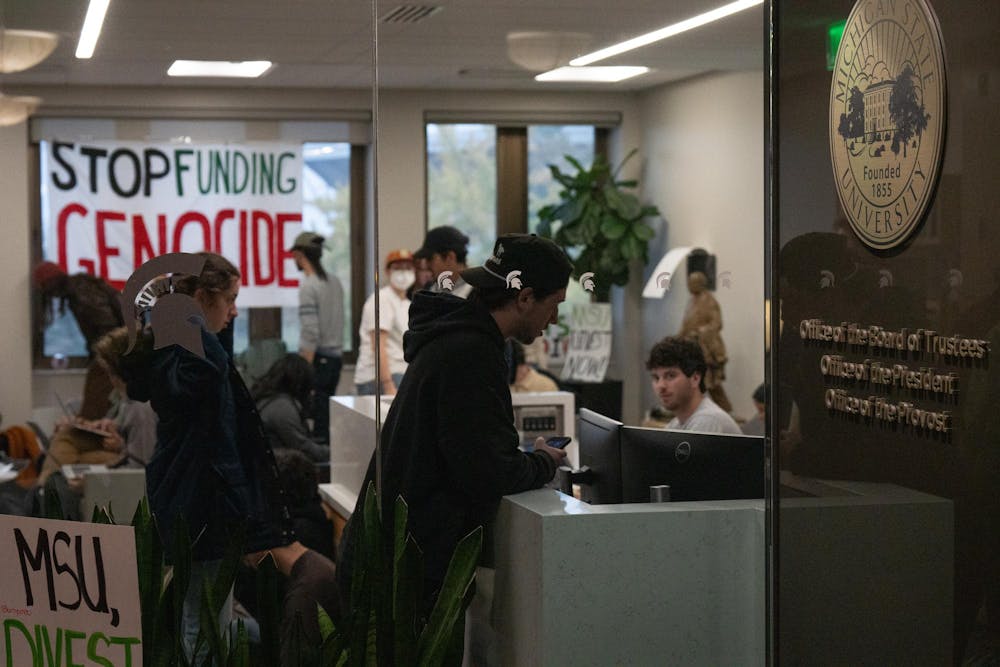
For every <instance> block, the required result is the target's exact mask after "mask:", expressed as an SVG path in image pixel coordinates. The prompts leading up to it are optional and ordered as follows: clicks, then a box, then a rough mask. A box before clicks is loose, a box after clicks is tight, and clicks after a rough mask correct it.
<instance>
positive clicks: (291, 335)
mask: <svg viewBox="0 0 1000 667" xmlns="http://www.w3.org/2000/svg"><path fill="white" fill-rule="evenodd" d="M101 122H103V121H92V123H101ZM111 124H112V127H111V128H110V130H109V132H107V133H105V134H109V135H110V136H111V137H112V138H113V137H114V136H115V133H114V127H113V125H114V122H113V121H112V122H111ZM66 132H67V133H68V134H70V136H73V133H72V132H70V131H66ZM95 134H101V133H95ZM234 141H238V138H237V139H234ZM293 141H294V139H293ZM45 147H46V143H45V141H44V140H40V141H39V143H37V144H35V151H36V152H35V153H34V154H35V155H37V156H39V157H38V162H39V168H38V169H35V170H33V171H34V173H35V176H36V177H37V178H38V189H39V190H38V191H39V193H40V197H39V200H38V205H39V210H38V212H37V213H36V215H35V216H33V217H34V219H35V222H34V225H35V227H34V235H35V238H36V243H37V245H36V247H35V248H34V250H33V257H34V261H35V262H37V261H41V260H42V259H55V257H54V256H53V251H52V247H53V246H52V243H51V241H52V235H53V234H54V233H55V224H54V223H53V222H52V220H53V217H52V215H51V212H50V211H49V207H50V204H49V202H50V196H49V193H48V192H47V189H46V188H47V184H46V178H45V173H46V171H45V165H44V164H42V163H44V161H45V157H44V156H45V155H46V152H47V151H46V150H45ZM366 150H367V149H366V147H365V146H363V145H352V144H351V143H349V142H322V143H316V142H303V143H302V174H301V190H302V226H303V228H304V229H309V230H312V231H315V232H317V233H319V234H321V235H323V236H324V237H326V239H327V243H326V252H325V254H324V258H323V263H324V267H325V268H326V270H327V272H328V273H330V274H332V275H335V276H337V278H338V279H339V280H340V282H341V284H342V285H343V288H344V309H345V317H344V321H345V324H344V350H345V353H347V354H346V356H347V361H349V362H350V361H353V358H352V355H350V351H351V350H352V349H353V346H354V345H353V340H354V337H353V335H352V333H353V332H354V331H355V330H356V329H357V323H356V319H357V317H359V316H360V314H359V313H358V314H355V313H354V310H355V308H354V304H353V301H356V300H357V298H358V297H357V294H356V293H355V292H357V289H355V288H357V287H358V286H361V289H363V284H364V279H363V275H362V272H363V270H364V260H363V257H360V254H361V253H363V252H364V238H363V230H364V215H365V212H364V202H363V199H364V183H363V182H364V180H365V154H366ZM50 166H51V165H50ZM42 220H45V221H49V222H47V223H46V224H44V225H43V224H42ZM154 224H155V223H154ZM359 229H360V230H362V231H361V232H360V234H362V236H360V237H359V232H358V231H357V230H359ZM285 241H286V245H287V242H288V241H290V239H285ZM129 243H131V242H129ZM230 259H232V260H234V261H235V258H233V257H230ZM71 264H72V262H71ZM84 269H86V267H84ZM79 270H80V268H75V267H72V266H71V268H70V273H75V272H78V271H79ZM285 275H286V276H287V277H290V278H298V276H299V274H298V272H297V271H296V270H295V269H294V267H292V266H291V262H289V263H288V265H286V267H285ZM33 301H34V302H36V303H38V305H36V306H35V321H36V322H37V323H38V324H37V325H36V334H35V344H34V350H35V351H34V355H33V356H34V365H35V367H36V368H65V367H81V366H84V365H86V363H87V348H86V343H85V341H84V338H83V335H82V334H81V333H80V329H79V327H78V326H77V323H76V321H75V318H74V317H73V314H72V313H71V312H70V311H69V310H68V309H67V310H66V311H65V312H63V313H60V312H59V308H58V304H56V307H55V308H54V312H53V313H52V316H51V317H47V316H46V314H45V313H43V312H42V309H41V308H40V299H38V297H37V296H36V297H35V298H34V299H33ZM234 326H235V331H234V347H235V351H236V352H237V353H238V352H241V351H243V350H245V349H246V348H247V347H248V345H249V344H250V342H251V341H253V340H258V339H262V338H281V339H282V341H283V342H284V343H285V346H286V348H287V349H288V350H289V351H294V350H296V349H297V347H298V335H299V321H298V309H297V306H294V305H290V306H286V307H284V308H263V307H249V308H248V307H244V308H240V311H239V317H237V318H236V320H235V324H234Z"/></svg>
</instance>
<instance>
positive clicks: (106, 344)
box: [94, 327, 128, 377]
mask: <svg viewBox="0 0 1000 667" xmlns="http://www.w3.org/2000/svg"><path fill="white" fill-rule="evenodd" d="M127 349H128V329H126V328H125V327H118V328H117V329H112V330H111V331H109V332H108V333H106V334H104V335H103V336H101V337H100V338H98V339H97V342H96V343H94V356H95V357H96V358H97V360H98V361H100V362H101V363H102V364H104V366H105V368H107V369H108V371H109V372H110V373H111V374H112V375H116V376H118V377H122V368H123V366H122V356H124V354H125V350H127Z"/></svg>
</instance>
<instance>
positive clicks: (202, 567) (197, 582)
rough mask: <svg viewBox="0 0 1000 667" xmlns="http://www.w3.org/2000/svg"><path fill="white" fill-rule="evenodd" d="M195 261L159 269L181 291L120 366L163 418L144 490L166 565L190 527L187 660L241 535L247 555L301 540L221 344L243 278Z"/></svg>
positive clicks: (223, 619)
mask: <svg viewBox="0 0 1000 667" xmlns="http://www.w3.org/2000/svg"><path fill="white" fill-rule="evenodd" d="M194 257H195V259H197V258H201V259H202V260H203V264H202V265H201V269H200V273H197V274H193V273H184V272H181V271H177V272H173V271H169V267H167V266H158V267H156V271H157V272H159V271H163V272H165V273H166V272H170V273H172V276H171V278H170V283H171V284H172V286H173V290H174V291H172V292H170V293H168V294H164V295H163V296H162V297H161V298H160V299H158V300H157V301H156V302H155V303H154V304H153V309H152V312H151V322H152V336H149V335H146V336H144V337H143V338H142V340H141V347H137V348H136V349H135V350H134V351H132V352H130V353H129V354H127V355H126V356H125V357H124V358H123V364H122V372H123V374H124V376H125V379H126V381H127V387H128V394H129V397H130V398H132V399H133V400H139V401H145V400H148V401H150V402H151V404H152V406H153V409H154V410H155V411H156V414H157V416H158V417H159V428H158V430H157V440H156V448H155V451H154V453H153V457H152V459H151V460H150V461H149V463H148V465H147V466H146V492H147V495H148V497H149V505H150V509H151V510H152V513H153V515H154V516H155V517H156V524H157V528H158V530H159V532H160V538H161V540H162V542H163V545H164V548H165V551H166V555H167V558H168V559H169V560H171V561H172V560H174V559H175V558H176V557H177V556H178V554H174V553H171V549H172V547H173V545H174V543H175V540H174V530H175V528H174V527H175V525H176V524H177V522H179V521H183V522H184V523H185V524H186V525H187V528H188V531H189V535H190V539H191V543H192V546H191V551H192V553H191V557H192V567H191V584H190V586H189V587H188V591H187V597H186V598H185V601H184V612H183V633H184V638H185V642H186V649H187V651H188V653H189V655H190V654H191V653H192V652H193V646H194V640H195V638H196V637H197V635H198V630H199V610H200V600H201V588H202V582H203V581H204V580H206V579H210V578H211V577H213V576H214V574H215V572H216V571H217V570H218V567H219V564H220V562H221V558H222V556H223V553H224V551H225V547H226V544H227V541H228V539H229V536H230V534H231V533H232V531H233V530H234V528H235V527H236V526H239V525H241V524H242V525H244V526H245V527H246V549H247V552H257V551H264V550H267V549H271V548H273V547H278V546H284V545H287V544H289V543H291V542H292V541H293V540H294V531H293V529H292V526H291V520H290V515H289V512H288V509H287V507H285V505H284V501H283V495H282V492H281V487H280V483H279V481H278V471H277V467H276V466H275V463H274V455H273V454H272V452H271V450H270V448H269V447H268V446H267V443H266V441H265V438H264V430H263V427H262V426H261V423H260V418H259V416H258V414H257V411H256V409H255V407H254V402H253V399H252V398H251V396H250V392H249V391H248V390H247V388H246V386H245V385H244V384H243V381H242V380H241V379H240V376H239V374H238V373H237V372H236V368H235V366H234V365H233V360H232V350H231V348H227V347H225V346H224V345H223V343H222V342H221V341H222V339H223V337H222V336H220V334H221V333H222V332H223V331H224V330H225V329H226V328H227V326H228V325H229V324H230V322H231V321H232V319H233V318H234V317H236V296H237V294H238V292H239V288H240V273H239V271H238V270H237V269H236V267H235V266H233V265H232V264H231V263H230V262H229V260H227V259H225V258H224V257H222V256H220V255H216V254H213V253H199V254H198V255H197V256H194ZM191 258H192V256H191V255H186V254H185V255H182V254H180V253H177V254H175V255H168V256H164V257H160V258H156V259H153V260H150V262H158V261H161V263H162V260H165V259H168V260H169V261H175V262H177V263H178V264H181V265H182V266H185V265H184V264H183V263H182V262H185V261H186V260H189V259H191ZM196 265H197V264H196ZM142 270H143V268H142V267H140V269H139V270H137V273H139V272H140V271H142ZM185 309H190V310H185ZM171 317H172V319H171ZM164 320H165V321H164ZM158 322H159V324H158ZM153 336H155V337H156V341H155V342H156V344H157V346H158V347H157V349H154V348H153V342H154V341H152V340H151V338H152V337H153ZM231 597H232V592H231V591H230V600H229V601H228V603H227V604H226V605H224V606H223V610H222V613H221V614H220V618H219V626H220V630H221V631H222V632H224V633H228V628H229V622H230V619H231V614H232V604H231V603H232V600H231Z"/></svg>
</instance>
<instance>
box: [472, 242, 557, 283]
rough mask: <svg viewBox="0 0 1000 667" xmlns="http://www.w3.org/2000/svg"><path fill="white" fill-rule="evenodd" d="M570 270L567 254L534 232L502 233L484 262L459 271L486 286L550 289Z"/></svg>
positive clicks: (473, 281)
mask: <svg viewBox="0 0 1000 667" xmlns="http://www.w3.org/2000/svg"><path fill="white" fill-rule="evenodd" d="M572 273H573V263H572V262H570V261H569V257H567V256H566V253H565V252H563V251H562V248H560V247H559V246H557V245H556V244H555V243H553V242H552V241H550V240H549V239H546V238H542V237H541V236H536V235H535V234H504V235H503V236H501V237H500V238H498V239H497V242H496V245H494V246H493V254H492V255H490V257H489V258H488V259H487V260H486V262H484V263H483V265H482V266H476V267H473V268H471V269H466V270H465V271H462V279H463V280H464V281H465V282H467V283H469V284H470V285H472V286H473V287H480V288H486V289H488V288H492V287H500V288H504V287H506V288H507V289H521V288H524V287H532V288H534V289H536V290H541V291H543V292H554V291H556V290H558V289H562V288H564V287H566V284H567V283H568V282H569V277H570V275H571V274H572Z"/></svg>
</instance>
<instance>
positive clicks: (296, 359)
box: [251, 354, 330, 461]
mask: <svg viewBox="0 0 1000 667" xmlns="http://www.w3.org/2000/svg"><path fill="white" fill-rule="evenodd" d="M312 389H313V369H312V366H311V365H310V364H309V362H308V361H306V360H305V359H303V358H302V357H301V356H299V355H297V354H286V355H285V356H284V357H282V358H281V359H278V360H277V361H276V362H274V364H273V365H272V366H271V368H270V369H268V371H267V373H265V374H264V377H262V378H261V379H260V382H258V383H257V384H256V385H254V388H253V391H252V392H251V393H252V394H253V397H254V401H256V403H257V412H258V413H260V420H261V422H262V423H263V424H264V434H265V435H266V436H267V440H268V443H269V444H270V446H271V448H272V449H275V450H277V449H281V448H287V449H295V450H298V451H300V452H302V453H303V454H305V455H306V456H307V457H309V459H310V460H311V461H329V460H330V447H329V446H328V445H324V444H321V443H319V442H316V441H315V440H314V439H313V436H312V435H310V433H309V425H308V423H307V422H306V406H308V405H311V396H312Z"/></svg>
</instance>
